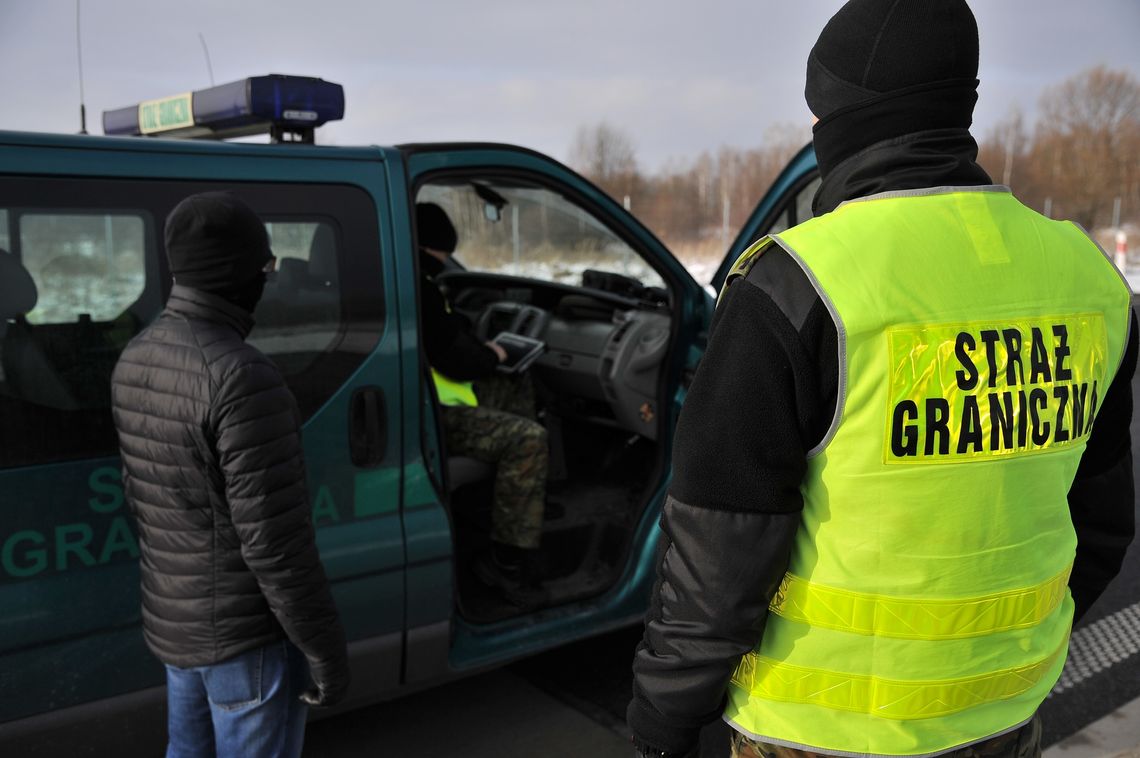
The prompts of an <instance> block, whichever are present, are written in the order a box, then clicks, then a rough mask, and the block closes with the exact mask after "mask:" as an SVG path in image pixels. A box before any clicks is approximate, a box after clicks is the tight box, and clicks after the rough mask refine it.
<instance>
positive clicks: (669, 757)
mask: <svg viewBox="0 0 1140 758" xmlns="http://www.w3.org/2000/svg"><path fill="white" fill-rule="evenodd" d="M633 747H634V749H635V750H637V753H636V756H637V758H697V756H698V754H699V753H700V744H699V743H698V744H695V745H693V746H692V747H691V748H690V749H689V750H686V751H685V752H683V753H671V752H669V751H667V750H661V749H660V748H656V747H653V746H652V745H649V744H647V743H645V742H644V741H642V740H640V739H638V738H637V736H636V735H634V737H633Z"/></svg>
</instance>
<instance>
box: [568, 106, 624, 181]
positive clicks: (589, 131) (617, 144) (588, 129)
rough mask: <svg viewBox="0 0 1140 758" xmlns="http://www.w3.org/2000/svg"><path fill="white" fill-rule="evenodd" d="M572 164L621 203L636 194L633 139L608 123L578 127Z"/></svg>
mask: <svg viewBox="0 0 1140 758" xmlns="http://www.w3.org/2000/svg"><path fill="white" fill-rule="evenodd" d="M570 165H571V166H573V167H574V168H575V169H577V170H578V171H579V172H581V173H582V174H584V175H585V176H586V177H587V178H589V179H590V180H591V181H593V182H594V183H596V184H597V185H598V186H600V187H601V188H602V189H604V190H605V191H606V192H608V193H609V194H610V196H612V197H614V198H616V199H617V200H619V201H620V200H622V199H623V197H624V196H625V195H631V194H633V189H634V186H635V184H636V182H637V174H638V171H637V153H636V150H635V149H634V146H633V138H632V137H630V136H629V135H628V134H627V133H626V132H624V131H622V130H621V129H619V128H617V127H615V126H611V125H610V124H608V123H606V122H605V121H602V122H600V123H598V124H594V125H592V126H581V127H578V133H577V134H576V135H575V137H574V143H573V145H571V147H570Z"/></svg>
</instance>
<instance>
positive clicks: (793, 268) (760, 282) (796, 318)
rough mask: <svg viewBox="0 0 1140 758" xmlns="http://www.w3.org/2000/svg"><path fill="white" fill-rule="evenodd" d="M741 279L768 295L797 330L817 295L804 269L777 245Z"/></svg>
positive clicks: (760, 258)
mask: <svg viewBox="0 0 1140 758" xmlns="http://www.w3.org/2000/svg"><path fill="white" fill-rule="evenodd" d="M744 280H745V281H747V282H748V283H749V284H751V285H753V286H754V287H756V288H757V289H759V290H761V291H762V292H764V293H765V294H766V295H768V297H770V298H771V299H772V302H773V303H775V304H776V307H777V308H779V309H780V312H781V313H783V314H784V315H785V316H787V318H788V321H789V322H791V324H792V327H793V328H794V329H795V330H796V331H797V332H798V331H800V330H801V329H803V326H804V322H805V321H807V317H808V314H809V313H810V312H811V308H812V306H813V305H815V301H816V300H818V299H819V293H818V292H816V290H815V287H813V286H812V283H811V281H810V280H809V279H808V277H807V275H806V274H805V273H804V270H803V269H802V268H801V267H800V266H799V265H797V264H796V262H795V261H793V260H792V257H791V256H790V255H788V251H786V250H784V248H782V247H780V246H779V245H777V246H776V247H774V248H773V249H771V250H770V251H768V253H767V254H766V255H763V256H759V257H757V259H756V261H755V263H753V264H752V267H751V268H750V269H749V271H748V273H747V274H746V275H745V277H744Z"/></svg>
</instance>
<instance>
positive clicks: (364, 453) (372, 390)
mask: <svg viewBox="0 0 1140 758" xmlns="http://www.w3.org/2000/svg"><path fill="white" fill-rule="evenodd" d="M387 414H388V411H387V404H386V403H385V402H384V390H382V389H380V388H379V387H361V388H360V389H358V390H356V391H355V392H353V393H352V402H351V403H350V404H349V411H348V446H349V455H350V457H351V458H352V463H353V464H354V465H356V466H363V467H366V468H371V467H374V466H379V465H380V463H381V462H382V461H383V460H384V453H385V452H386V448H387V445H388V418H387Z"/></svg>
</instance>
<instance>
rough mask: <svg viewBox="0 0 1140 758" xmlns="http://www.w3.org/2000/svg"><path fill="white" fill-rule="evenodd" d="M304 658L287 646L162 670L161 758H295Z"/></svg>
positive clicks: (303, 710)
mask: <svg viewBox="0 0 1140 758" xmlns="http://www.w3.org/2000/svg"><path fill="white" fill-rule="evenodd" d="M308 684H309V667H308V664H307V663H306V661H305V657H304V656H303V655H302V654H301V653H300V651H298V650H297V648H295V647H294V646H293V645H292V644H290V643H289V642H287V641H284V640H283V641H281V642H274V643H273V644H271V645H267V646H265V647H263V648H258V649H256V650H250V651H247V652H245V653H242V654H241V655H238V656H236V657H234V658H231V659H229V660H228V661H223V662H222V663H216V664H214V665H212V666H197V667H194V668H186V669H181V668H177V667H175V666H167V667H166V699H167V705H168V708H169V715H168V720H167V729H168V732H169V736H170V741H169V744H168V745H167V748H166V758H214V756H217V758H231V756H232V757H234V758H237V757H238V756H240V758H297V756H300V755H301V743H302V742H303V741H304V739H305V716H306V714H307V713H308V708H307V706H306V705H305V704H304V703H302V702H301V701H300V700H299V699H298V696H299V695H300V694H301V693H302V692H303V691H304V690H305V688H306V687H307V686H308Z"/></svg>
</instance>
